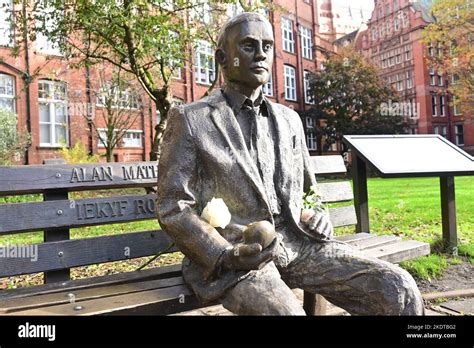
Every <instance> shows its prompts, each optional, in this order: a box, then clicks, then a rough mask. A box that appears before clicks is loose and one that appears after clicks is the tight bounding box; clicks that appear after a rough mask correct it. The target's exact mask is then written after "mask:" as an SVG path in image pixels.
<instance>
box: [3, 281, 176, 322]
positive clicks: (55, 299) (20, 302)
mask: <svg viewBox="0 0 474 348" xmlns="http://www.w3.org/2000/svg"><path fill="white" fill-rule="evenodd" d="M183 284H184V280H183V278H182V277H173V278H167V279H158V280H149V281H143V282H133V283H127V284H120V285H109V286H102V287H98V288H92V289H82V290H75V291H63V292H59V293H54V294H46V295H38V296H30V297H25V298H21V299H18V298H11V299H4V300H0V314H6V313H8V314H9V313H12V312H15V311H19V310H27V309H34V308H40V307H48V306H54V305H60V304H67V303H70V297H69V295H70V294H73V295H74V303H79V302H81V301H86V300H92V299H97V298H105V297H109V296H117V295H124V294H133V293H137V292H141V291H146V290H153V289H163V288H167V287H171V286H176V285H183Z"/></svg>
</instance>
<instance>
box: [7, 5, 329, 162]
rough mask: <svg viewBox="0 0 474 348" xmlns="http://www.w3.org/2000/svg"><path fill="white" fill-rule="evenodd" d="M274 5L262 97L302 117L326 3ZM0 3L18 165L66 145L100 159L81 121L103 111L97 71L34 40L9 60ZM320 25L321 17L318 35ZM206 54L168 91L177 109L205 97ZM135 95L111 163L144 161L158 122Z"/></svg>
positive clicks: (207, 49) (205, 47)
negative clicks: (21, 146) (24, 144)
mask: <svg viewBox="0 0 474 348" xmlns="http://www.w3.org/2000/svg"><path fill="white" fill-rule="evenodd" d="M275 2H276V3H277V4H278V5H280V6H282V7H284V8H285V11H282V12H278V13H267V16H268V18H269V20H270V22H271V23H272V25H273V28H274V34H275V57H274V67H273V73H272V79H271V80H270V81H269V83H268V84H267V85H266V86H265V88H264V93H265V94H266V95H267V96H268V97H269V98H270V99H272V100H274V101H275V102H278V103H282V104H285V105H287V106H289V107H291V108H293V109H295V110H297V111H304V110H306V109H307V108H308V107H309V106H310V101H309V100H308V98H307V97H306V86H307V79H306V77H307V76H308V72H311V71H315V70H316V69H318V68H320V66H321V61H323V59H324V55H323V54H322V52H324V51H331V50H332V48H333V44H332V42H333V41H334V40H335V39H336V36H335V32H334V30H333V25H332V18H333V14H332V11H333V10H332V8H331V1H330V0H321V1H316V0H297V1H294V0H278V1H275ZM0 4H5V5H6V6H3V7H2V6H0V37H1V39H0V57H1V59H0V107H6V108H9V109H11V110H12V111H13V112H15V113H16V114H17V115H18V120H19V127H20V129H27V130H28V131H29V132H30V133H31V134H32V145H31V147H30V148H29V149H28V152H27V156H26V159H25V161H24V162H25V163H27V164H40V163H43V161H44V160H45V159H49V158H56V157H59V154H58V148H59V147H60V145H61V143H62V142H65V143H66V144H68V145H70V146H71V145H74V144H75V143H76V142H77V141H78V140H81V141H82V142H83V143H84V144H86V145H87V146H88V147H89V148H90V149H91V150H92V152H94V153H103V152H104V150H103V147H101V144H100V141H98V136H99V135H98V134H97V132H95V131H93V132H91V131H90V127H89V126H88V123H87V118H86V117H85V116H87V115H89V116H90V115H93V116H94V117H96V118H99V119H100V115H101V113H103V107H102V106H101V103H100V102H99V101H98V100H97V98H96V97H95V94H94V93H93V92H95V91H97V90H98V89H100V88H101V86H100V85H99V83H98V78H97V75H98V70H97V69H95V70H94V69H92V70H91V71H87V70H85V69H72V68H71V67H70V66H69V65H68V64H67V62H66V61H65V60H63V59H62V57H61V55H60V52H59V51H58V49H57V48H56V47H55V46H54V44H53V43H51V42H49V41H48V40H47V38H45V37H40V36H39V37H38V38H37V40H36V41H35V42H30V43H28V45H27V47H28V49H27V50H25V51H24V52H22V53H21V54H20V56H19V57H16V58H13V57H12V56H11V55H10V53H11V50H12V48H13V47H14V44H15V43H12V42H10V41H9V40H8V36H9V35H8V34H9V30H10V26H9V23H8V21H7V16H6V15H5V11H7V10H8V8H13V7H12V6H13V0H0ZM15 6H20V5H15ZM2 11H3V13H2ZM321 18H324V28H323V29H324V30H323V31H324V33H322V34H321V33H320V31H321V26H320V23H319V22H320V19H321ZM213 51H214V49H213V47H211V44H210V43H209V42H201V43H200V45H199V46H198V49H197V50H196V52H194V64H193V65H192V66H191V65H190V64H188V63H187V62H186V63H185V65H184V66H183V67H182V68H181V69H180V71H179V74H178V75H177V76H176V79H175V80H174V82H173V88H172V89H173V93H174V96H175V101H176V102H177V103H188V102H191V101H194V100H197V99H199V98H201V96H202V95H203V94H204V93H205V92H206V91H207V89H208V88H209V86H210V85H211V81H212V79H213V78H214V75H215V72H214V71H213V69H209V68H207V67H206V64H205V62H206V61H208V60H211V61H213V60H214V57H213V54H214V52H213ZM100 69H101V68H99V70H100ZM36 71H39V75H38V76H35V78H34V79H33V80H32V82H31V83H30V84H25V81H24V80H25V79H27V78H29V76H31V75H33V73H34V72H36ZM219 82H221V80H220V81H219ZM89 84H90V88H89ZM140 94H141V98H140V99H141V101H140V105H141V107H138V106H137V107H130V108H129V109H130V114H131V115H136V114H137V113H138V117H135V118H136V120H135V122H134V124H133V125H132V126H131V127H130V129H129V131H128V132H127V133H126V135H125V137H124V140H123V142H122V143H121V144H120V146H119V147H118V148H117V149H116V150H115V152H114V159H115V160H116V161H135V160H147V159H149V153H150V150H151V142H152V139H153V132H154V126H155V125H156V122H157V121H158V119H159V115H157V112H156V108H155V106H154V104H153V103H152V102H151V101H150V99H149V98H148V97H147V96H146V94H145V93H144V92H142V93H140ZM304 121H305V122H304V124H305V126H306V128H307V130H308V135H307V141H308V146H309V148H310V150H311V151H315V150H316V149H317V143H316V138H315V136H314V135H313V134H312V132H311V128H314V127H315V124H314V121H312V120H311V119H308V120H304ZM99 122H100V121H99ZM99 128H100V124H99ZM99 131H100V130H99Z"/></svg>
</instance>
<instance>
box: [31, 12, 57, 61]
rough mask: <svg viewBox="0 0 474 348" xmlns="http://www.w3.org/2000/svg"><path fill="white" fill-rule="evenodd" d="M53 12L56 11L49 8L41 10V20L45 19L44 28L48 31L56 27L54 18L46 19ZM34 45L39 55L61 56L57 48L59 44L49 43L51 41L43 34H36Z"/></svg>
mask: <svg viewBox="0 0 474 348" xmlns="http://www.w3.org/2000/svg"><path fill="white" fill-rule="evenodd" d="M54 11H57V10H56V9H55V8H53V7H49V8H46V9H43V10H42V12H44V13H43V14H42V16H43V18H45V21H46V28H47V29H48V30H52V29H54V26H55V25H56V22H55V20H54V17H53V18H48V16H49V15H50V14H53V13H54ZM37 26H38V25H37ZM35 45H36V50H37V51H38V52H39V53H44V54H47V55H51V56H62V55H63V54H62V52H61V49H60V47H59V44H58V43H57V42H54V41H51V39H50V38H48V36H46V35H44V34H43V33H40V32H37V33H36V42H35Z"/></svg>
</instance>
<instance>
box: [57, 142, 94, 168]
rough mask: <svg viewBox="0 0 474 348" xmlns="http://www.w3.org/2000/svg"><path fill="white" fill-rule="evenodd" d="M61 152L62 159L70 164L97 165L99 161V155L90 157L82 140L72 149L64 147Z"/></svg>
mask: <svg viewBox="0 0 474 348" xmlns="http://www.w3.org/2000/svg"><path fill="white" fill-rule="evenodd" d="M60 152H61V157H62V158H64V160H65V161H66V163H68V164H80V163H96V162H98V161H99V155H92V156H91V155H89V152H88V151H87V149H86V146H85V145H84V144H83V143H82V142H81V141H80V140H79V141H78V142H76V144H74V146H73V147H71V148H68V147H66V145H63V146H62V148H61V150H60Z"/></svg>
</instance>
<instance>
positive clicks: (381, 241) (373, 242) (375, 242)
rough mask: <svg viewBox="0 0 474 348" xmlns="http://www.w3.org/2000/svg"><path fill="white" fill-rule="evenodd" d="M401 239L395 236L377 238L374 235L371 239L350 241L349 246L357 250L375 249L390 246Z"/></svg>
mask: <svg viewBox="0 0 474 348" xmlns="http://www.w3.org/2000/svg"><path fill="white" fill-rule="evenodd" d="M400 240H401V238H400V237H397V236H377V235H374V236H373V237H372V238H368V239H363V240H358V241H352V242H349V244H350V245H351V246H353V247H355V248H357V249H359V250H364V249H369V248H375V247H377V246H382V245H387V244H392V243H396V242H398V241H400Z"/></svg>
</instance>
